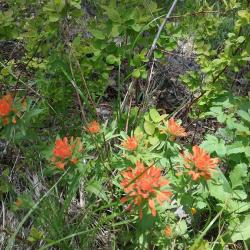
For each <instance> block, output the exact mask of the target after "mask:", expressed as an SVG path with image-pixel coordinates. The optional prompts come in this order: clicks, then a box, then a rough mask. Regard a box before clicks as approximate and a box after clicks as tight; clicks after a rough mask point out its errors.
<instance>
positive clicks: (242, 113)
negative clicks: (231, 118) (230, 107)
mask: <svg viewBox="0 0 250 250" xmlns="http://www.w3.org/2000/svg"><path fill="white" fill-rule="evenodd" d="M237 113H238V115H239V116H240V117H241V118H243V119H244V120H246V121H247V122H250V114H249V113H247V112H246V111H244V110H239V111H238V112H237Z"/></svg>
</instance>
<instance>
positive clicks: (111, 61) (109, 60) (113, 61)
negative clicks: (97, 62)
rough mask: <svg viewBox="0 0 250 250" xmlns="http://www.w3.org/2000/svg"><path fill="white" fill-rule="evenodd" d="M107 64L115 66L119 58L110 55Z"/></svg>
mask: <svg viewBox="0 0 250 250" xmlns="http://www.w3.org/2000/svg"><path fill="white" fill-rule="evenodd" d="M106 62H107V63H108V64H115V62H117V58H116V57H115V56H114V55H108V56H107V57H106Z"/></svg>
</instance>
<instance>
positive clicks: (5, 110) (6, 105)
mask: <svg viewBox="0 0 250 250" xmlns="http://www.w3.org/2000/svg"><path fill="white" fill-rule="evenodd" d="M12 104H13V97H12V96H11V95H10V94H7V95H5V96H2V98H1V99H0V117H1V118H2V121H3V124H4V125H7V124H8V123H9V121H8V116H9V114H10V112H11V111H12Z"/></svg>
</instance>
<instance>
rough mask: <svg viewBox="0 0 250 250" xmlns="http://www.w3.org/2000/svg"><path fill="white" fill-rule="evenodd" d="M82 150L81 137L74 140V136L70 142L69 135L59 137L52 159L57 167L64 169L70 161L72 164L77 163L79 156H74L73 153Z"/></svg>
mask: <svg viewBox="0 0 250 250" xmlns="http://www.w3.org/2000/svg"><path fill="white" fill-rule="evenodd" d="M81 151H82V143H81V142H80V140H79V138H77V139H76V140H75V141H74V140H73V137H72V138H71V141H70V143H69V142H68V139H67V137H64V138H63V139H57V140H56V142H55V146H54V148H53V157H52V159H51V161H52V163H53V164H54V165H55V166H56V167H57V168H59V169H61V170H63V169H64V167H65V164H66V163H67V162H68V161H69V162H71V163H72V164H77V162H78V158H77V157H73V155H74V153H79V152H81Z"/></svg>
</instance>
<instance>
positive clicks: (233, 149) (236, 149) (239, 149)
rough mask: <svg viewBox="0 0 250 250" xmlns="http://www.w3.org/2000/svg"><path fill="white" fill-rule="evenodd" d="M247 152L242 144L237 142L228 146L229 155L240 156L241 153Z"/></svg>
mask: <svg viewBox="0 0 250 250" xmlns="http://www.w3.org/2000/svg"><path fill="white" fill-rule="evenodd" d="M244 152H245V147H244V146H243V145H242V142H240V141H236V142H234V143H232V144H231V145H228V146H227V154H228V155H231V154H239V153H244Z"/></svg>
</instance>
